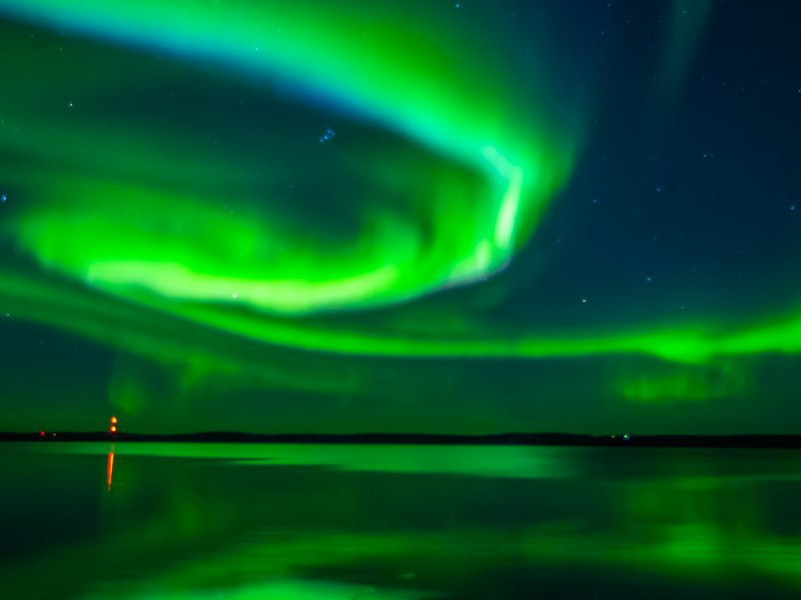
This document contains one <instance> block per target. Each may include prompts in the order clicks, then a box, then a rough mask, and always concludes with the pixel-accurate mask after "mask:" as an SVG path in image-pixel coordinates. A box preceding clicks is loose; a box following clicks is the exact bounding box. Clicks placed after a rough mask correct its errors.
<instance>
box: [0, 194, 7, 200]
mask: <svg viewBox="0 0 801 600" xmlns="http://www.w3.org/2000/svg"><path fill="white" fill-rule="evenodd" d="M6 200H8V196H6V195H5V194H3V195H0V202H5V201H6Z"/></svg>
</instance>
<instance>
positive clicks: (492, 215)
mask: <svg viewBox="0 0 801 600" xmlns="http://www.w3.org/2000/svg"><path fill="white" fill-rule="evenodd" d="M223 7H224V9H223ZM436 10H437V9H436V8H432V7H426V6H425V5H423V6H411V5H409V6H406V5H403V4H401V5H398V4H393V5H387V6H382V7H380V8H376V9H375V11H374V12H369V11H366V10H365V9H364V4H363V3H360V2H344V3H338V4H337V5H336V7H334V5H333V4H332V5H327V4H325V3H322V4H320V3H309V2H298V1H293V2H277V3H275V2H274V3H261V2H248V1H246V0H239V1H236V2H226V3H219V4H218V3H208V2H204V3H199V2H192V1H188V0H177V1H175V2H170V3H164V2H160V1H157V0H140V1H137V2H114V3H111V2H95V1H92V0H71V1H70V2H64V1H62V0H26V1H13V2H12V1H9V0H0V11H2V12H4V13H6V14H8V15H10V16H11V17H14V18H18V19H22V20H27V21H33V22H36V23H40V24H44V25H45V26H47V27H51V28H54V29H55V30H57V31H61V30H71V31H73V32H77V33H80V34H85V35H87V36H88V37H89V38H90V39H100V40H103V41H104V42H105V43H109V44H111V45H112V47H114V46H117V47H133V48H135V49H136V50H137V52H139V53H141V52H145V53H152V54H157V55H159V56H161V55H162V54H167V55H168V56H170V60H172V61H175V62H176V63H177V64H178V65H181V66H182V67H183V68H186V69H188V70H197V69H200V70H201V71H202V70H203V69H204V68H205V66H206V65H208V64H215V65H216V64H223V65H225V67H226V69H230V70H232V73H233V75H231V77H233V78H235V79H236V80H237V82H238V83H237V84H238V85H246V86H248V87H251V88H253V87H255V88H257V89H260V90H261V89H264V88H274V89H275V90H278V92H279V93H278V97H279V99H280V100H279V101H280V102H299V103H300V104H301V105H303V106H307V107H309V110H318V109H324V110H329V111H330V110H332V107H333V109H334V112H335V113H336V114H338V115H339V116H340V117H341V118H344V119H349V120H352V122H353V127H354V128H356V129H358V130H359V131H360V133H359V135H361V136H367V137H369V138H370V139H381V140H383V141H384V142H385V143H384V144H383V145H382V147H383V148H385V149H386V152H379V153H376V152H372V151H366V150H365V148H364V144H361V143H359V139H356V138H357V136H354V138H355V139H354V141H351V142H349V141H348V140H347V139H345V138H344V136H340V137H338V138H337V148H336V152H327V150H329V148H325V147H321V148H320V149H319V156H318V157H317V159H319V165H318V166H317V167H315V169H316V170H317V174H318V175H320V174H322V175H320V179H321V180H322V179H324V178H325V177H327V175H328V174H331V173H337V174H340V175H341V176H343V177H344V178H345V180H346V181H345V183H344V184H343V186H344V187H345V188H346V193H347V194H350V195H351V198H350V199H349V200H348V204H349V208H347V209H345V208H341V207H340V208H341V210H342V211H343V212H344V214H345V217H344V219H345V221H346V222H347V225H346V226H345V227H343V228H342V230H343V231H338V232H337V233H336V234H332V233H331V232H330V231H329V232H327V233H326V234H325V235H320V231H319V230H318V229H315V228H313V227H309V226H307V224H306V221H305V220H304V219H303V217H304V215H303V213H302V210H303V209H302V208H301V209H298V212H299V213H300V216H298V215H297V214H295V215H293V209H292V207H291V206H290V207H288V205H291V203H292V196H291V194H290V193H288V192H287V189H288V186H289V185H290V184H291V183H292V182H294V181H297V180H299V179H303V178H308V177H309V173H310V171H308V170H304V169H305V167H304V169H301V168H300V167H296V170H295V171H294V172H293V171H292V169H291V168H287V165H286V164H285V163H282V160H283V158H284V155H285V153H286V152H292V150H291V149H290V150H287V148H286V147H283V146H281V145H269V144H265V145H264V146H263V147H261V148H260V149H259V152H258V153H253V152H250V151H249V150H245V149H242V150H240V151H237V149H236V148H233V147H229V148H227V151H224V150H223V148H222V147H215V146H214V144H216V141H215V142H214V143H210V142H209V140H208V139H207V137H206V136H205V135H204V133H203V132H202V131H199V130H198V127H196V126H195V127H186V128H181V127H180V126H177V125H176V126H174V127H171V128H170V130H169V131H168V132H166V133H165V131H164V128H165V127H170V124H169V123H168V122H160V121H159V120H158V119H157V118H156V117H154V120H153V122H152V123H141V122H135V121H134V120H131V121H130V122H126V121H124V120H119V121H114V122H108V121H107V120H106V121H103V120H101V119H99V118H98V117H97V116H96V115H94V114H93V113H92V112H91V111H82V110H80V107H81V105H82V103H83V104H89V103H91V102H93V101H95V100H96V98H97V97H98V95H99V94H100V93H101V92H102V90H101V89H98V83H97V82H96V81H94V80H93V79H91V78H84V79H81V78H76V80H75V81H72V82H71V83H70V85H69V86H67V87H68V88H69V90H70V92H69V93H71V94H72V95H73V96H74V97H75V103H76V107H75V109H74V110H73V111H72V115H71V117H70V120H69V122H67V123H65V120H64V118H63V116H60V115H57V114H55V113H54V112H53V111H52V108H50V112H47V111H43V110H42V106H41V105H40V106H36V105H33V106H32V105H31V101H30V98H32V97H36V98H39V97H40V94H42V93H44V89H45V87H44V86H45V84H44V83H43V82H44V81H45V80H46V75H47V73H42V77H39V78H37V80H32V81H31V82H30V83H29V88H28V89H26V90H24V93H22V92H20V93H16V94H15V93H14V92H13V91H12V92H10V93H9V94H8V97H7V98H6V99H5V109H6V112H7V115H8V117H7V118H9V119H13V120H14V122H15V123H17V124H18V126H17V127H15V128H2V129H0V150H2V151H3V152H4V153H7V154H9V155H12V156H18V157H20V156H21V157H25V158H24V160H18V161H16V162H6V163H5V164H3V165H0V176H3V177H4V178H8V179H9V180H15V181H24V182H25V186H24V190H25V195H26V201H25V202H24V203H23V202H18V203H16V204H15V206H14V207H13V208H12V207H9V210H8V211H7V213H6V217H5V218H4V221H3V226H2V234H3V236H4V237H5V238H6V240H8V241H9V243H11V244H12V245H13V246H15V247H16V248H19V249H20V250H21V251H22V252H23V254H24V255H27V256H32V257H34V258H35V260H36V261H37V262H38V264H39V265H40V266H41V267H42V270H41V271H40V272H39V273H35V274H34V273H30V272H24V270H22V269H19V268H13V267H4V272H3V273H2V275H3V276H2V279H0V295H2V297H3V299H4V300H5V302H6V305H7V306H9V307H10V309H11V310H12V311H14V314H15V316H18V317H21V318H24V319H29V320H32V321H36V322H41V323H45V324H48V325H52V326H56V327H60V328H64V329H67V330H71V331H74V332H77V333H79V334H81V335H84V336H87V337H89V338H91V339H94V340H97V341H101V342H103V343H105V344H109V345H111V346H114V347H117V348H120V349H122V350H125V351H128V352H133V353H135V354H141V355H146V356H151V357H154V358H156V359H158V360H161V361H164V362H167V363H170V364H177V363H181V362H182V360H186V359H187V356H188V355H190V354H191V355H192V356H193V357H194V364H195V367H197V364H201V365H205V366H204V367H203V369H206V368H207V369H208V370H209V371H222V372H225V371H228V370H237V369H239V368H241V364H239V363H241V362H242V361H244V362H245V363H246V364H247V363H248V362H253V363H254V369H256V370H258V369H259V368H260V367H259V366H258V359H257V358H255V357H252V356H250V355H248V356H245V354H248V353H247V352H244V351H243V352H239V353H237V351H233V352H232V351H231V350H230V348H229V349H228V350H226V351H217V350H215V349H214V348H215V345H216V344H218V343H219V340H215V337H214V336H215V335H217V334H219V335H222V336H230V334H234V336H240V337H242V338H246V339H249V340H255V341H258V342H263V343H265V344H269V345H275V346H284V347H290V348H295V349H301V350H308V351H314V352H324V353H331V354H352V355H364V356H388V357H393V356H394V357H521V358H540V357H576V356H586V355H603V354H644V355H650V356H656V357H659V358H661V359H666V360H670V361H677V362H681V363H689V364H707V363H714V362H715V361H717V360H718V358H717V357H719V356H724V355H740V354H756V353H761V352H784V353H797V352H799V351H801V317H791V318H790V319H789V321H786V322H776V323H773V324H768V325H761V324H756V325H753V326H742V327H739V328H737V329H731V328H729V329H726V328H720V327H714V326H712V325H711V324H710V325H706V324H705V325H698V324H688V325H687V326H674V327H671V328H669V329H667V328H664V326H659V327H652V328H648V327H641V328H640V329H639V330H637V331H627V332H612V333H609V332H606V333H603V334H598V335H590V334H586V333H585V334H582V335H575V334H571V335H564V336H558V335H557V336H555V335H553V334H548V335H545V334H542V333H537V332H536V331H521V332H516V333H514V334H511V333H507V334H497V333H496V334H487V333H483V332H482V330H481V329H480V328H478V327H476V328H475V329H473V328H471V327H470V326H466V327H465V328H464V329H463V330H462V331H460V332H459V334H458V335H448V334H447V333H436V332H435V333H434V334H432V335H427V336H412V335H409V334H407V333H404V332H403V331H396V330H395V329H394V328H393V327H392V323H391V321H387V322H385V324H384V328H383V329H381V330H376V328H375V327H373V328H372V329H370V328H368V327H360V326H358V325H354V324H353V321H350V322H349V323H350V324H343V323H342V322H341V320H337V319H336V317H337V315H342V314H347V313H354V312H358V311H363V310H365V309H373V310H375V309H382V308H384V309H386V308H389V307H391V306H395V305H399V304H404V303H409V302H411V301H414V300H416V299H419V298H421V297H424V296H427V295H430V294H432V293H435V292H438V291H441V290H444V289H446V288H450V287H454V286H463V285H469V284H474V283H476V282H482V281H485V280H486V279H487V278H488V277H490V276H496V275H498V274H499V273H501V272H502V271H503V270H504V268H505V267H506V266H507V265H508V264H509V263H510V261H512V260H513V258H514V256H515V251H516V250H518V249H519V248H521V247H522V246H524V245H525V244H526V243H527V242H528V241H529V240H530V239H531V236H532V235H533V233H534V231H535V228H536V225H537V224H538V222H539V221H540V217H541V216H542V215H543V213H544V210H545V208H546V207H547V205H548V203H549V201H550V200H552V199H553V198H554V197H555V195H556V193H557V192H558V191H559V189H560V188H561V187H562V186H563V184H564V183H565V182H566V180H567V178H568V176H569V175H570V171H571V168H572V166H573V164H574V162H575V160H576V158H577V155H578V152H579V148H580V145H581V141H582V140H581V138H582V129H583V127H582V126H581V122H582V118H583V117H582V116H580V115H573V114H570V115H568V116H565V115H564V114H561V115H560V113H559V110H558V109H559V105H560V101H561V100H562V99H561V98H559V97H558V94H556V93H555V92H549V89H548V85H547V83H546V79H545V77H544V76H543V81H542V82H541V84H540V86H541V89H539V91H538V94H539V96H538V98H537V100H536V101H534V102H532V101H531V99H530V98H518V96H519V94H517V93H516V90H515V81H514V75H513V69H512V67H510V66H509V65H507V64H506V62H505V59H504V54H503V52H502V50H501V48H499V47H496V46H495V45H493V44H492V43H491V42H492V39H491V38H490V37H488V38H487V39H486V40H484V43H475V41H474V43H471V44H464V43H463V42H464V40H465V39H466V38H467V37H469V36H470V35H471V33H470V29H469V28H468V27H467V25H464V26H459V25H456V26H454V27H453V28H451V29H447V30H443V31H442V32H440V33H439V34H438V35H437V36H432V35H429V34H426V33H425V32H424V31H422V30H421V28H420V27H419V25H418V24H419V22H421V21H424V20H425V19H427V18H430V17H432V15H433V14H434V11H436ZM705 14H706V13H705ZM332 22H336V23H337V26H336V27H331V26H330V23H332ZM688 37H691V38H697V35H696V36H688ZM674 41H675V40H674ZM690 41H693V42H694V39H693V40H690ZM690 41H688V42H687V43H690ZM673 46H675V43H674V44H673ZM680 50H681V52H682V53H686V48H681V49H680ZM120 52H121V56H123V54H122V51H120ZM673 52H675V53H679V50H678V49H676V48H675V47H674V48H673ZM11 54H13V53H11ZM124 56H125V57H126V58H125V60H129V58H127V55H124ZM0 62H2V66H3V67H4V69H5V71H6V72H10V73H14V72H19V69H20V67H19V66H18V65H16V64H15V63H14V60H13V57H12V56H9V55H6V56H4V57H2V58H0ZM48 68H50V69H52V72H51V73H50V75H52V76H53V77H54V78H56V77H57V74H56V69H57V68H58V67H56V66H54V65H47V64H45V63H42V64H41V65H38V66H37V69H42V70H46V69H48ZM117 68H118V66H117V65H116V63H115V62H114V59H113V58H110V59H108V61H107V63H105V64H101V65H99V66H98V69H105V70H106V71H107V72H108V73H113V72H114V71H115V70H116V69H117ZM674 71H675V69H674ZM204 76H207V75H204ZM671 77H673V78H675V77H676V75H675V73H672V74H671ZM243 82H244V83H243ZM119 87H120V88H121V89H120V90H118V92H119V96H120V97H124V96H125V94H128V93H131V85H129V86H128V87H127V88H126V86H125V85H122V84H120V85H119ZM70 107H72V104H70ZM209 135H211V134H209ZM264 136H265V137H269V136H270V133H269V132H264ZM309 160H311V159H309ZM290 162H291V161H290ZM324 176H325V177H324ZM311 177H312V178H313V177H314V175H313V174H312V175H311ZM316 192H321V193H323V194H324V193H325V188H324V186H322V187H320V188H318V189H317V190H316ZM340 194H341V191H340ZM76 283H79V284H80V285H76ZM45 290H46V293H43V291H45ZM201 331H202V333H201ZM165 332H170V334H171V339H170V340H169V341H168V342H166V341H164V339H163V338H164V335H165ZM215 332H217V333H215ZM264 368H266V367H264ZM276 376H277V375H276V373H272V374H271V375H270V376H269V378H270V379H271V380H274V377H276ZM333 379H335V378H332V380H333ZM329 384H330V382H329V383H321V384H320V387H321V388H323V389H326V386H327V385H329ZM310 385H311V384H310ZM670 386H672V387H673V388H675V389H679V390H683V389H685V386H684V384H681V385H677V384H675V383H673V384H670ZM654 394H657V395H658V392H654V391H652V390H650V389H649V390H648V393H647V395H648V396H652V395H654Z"/></svg>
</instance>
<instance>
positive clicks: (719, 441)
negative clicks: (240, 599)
mask: <svg viewBox="0 0 801 600" xmlns="http://www.w3.org/2000/svg"><path fill="white" fill-rule="evenodd" d="M112 441H118V442H177V443H186V442H196V443H199V442H203V443H210V442H211V443H247V444H420V445H436V446H442V445H460V446H463V445H468V446H601V447H617V446H635V447H641V448H801V435H641V436H638V435H632V436H631V437H629V438H628V439H626V438H625V437H624V436H622V435H615V436H612V435H606V436H600V435H599V436H595V435H577V434H565V433H503V434H492V435H444V434H422V433H356V434H319V433H287V434H251V433H236V432H226V431H218V432H204V433H187V434H176V435H156V434H138V433H117V434H113V435H112V434H110V433H106V432H103V433H96V432H95V433H92V432H89V433H87V432H46V433H45V434H44V436H42V435H41V434H40V433H39V432H35V433H0V442H41V443H52V442H112Z"/></svg>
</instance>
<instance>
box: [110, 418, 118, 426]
mask: <svg viewBox="0 0 801 600" xmlns="http://www.w3.org/2000/svg"><path fill="white" fill-rule="evenodd" d="M111 424H112V425H116V424H117V417H111Z"/></svg>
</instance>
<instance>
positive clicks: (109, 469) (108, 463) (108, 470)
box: [106, 447, 114, 491]
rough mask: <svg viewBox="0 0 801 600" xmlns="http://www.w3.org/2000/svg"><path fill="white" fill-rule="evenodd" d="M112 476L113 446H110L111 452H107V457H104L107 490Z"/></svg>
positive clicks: (109, 488)
mask: <svg viewBox="0 0 801 600" xmlns="http://www.w3.org/2000/svg"><path fill="white" fill-rule="evenodd" d="M113 477H114V447H112V448H111V452H109V453H108V458H107V459H106V483H107V484H108V490H109V491H111V481H112V479H113Z"/></svg>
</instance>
